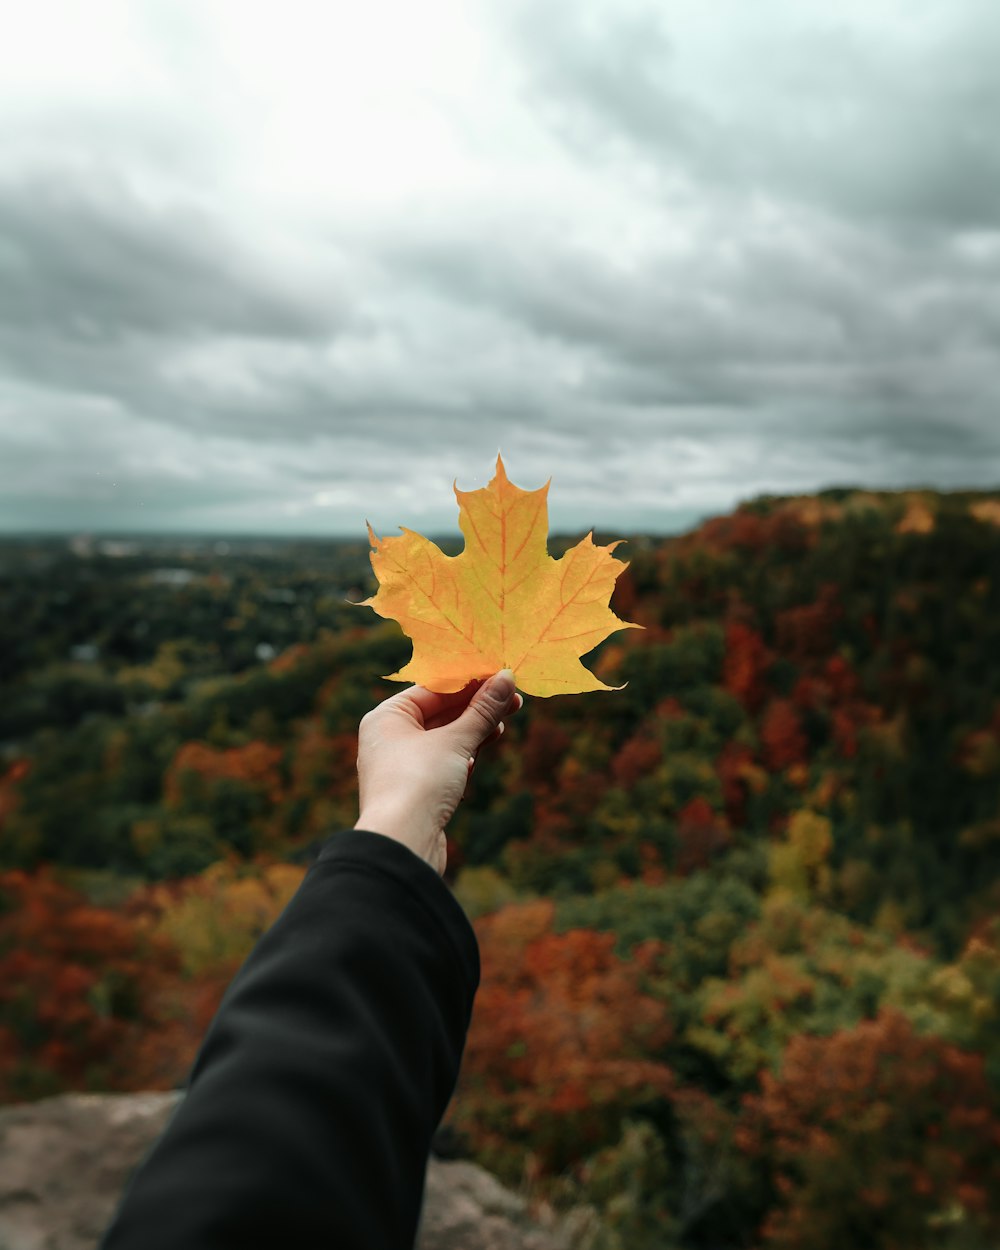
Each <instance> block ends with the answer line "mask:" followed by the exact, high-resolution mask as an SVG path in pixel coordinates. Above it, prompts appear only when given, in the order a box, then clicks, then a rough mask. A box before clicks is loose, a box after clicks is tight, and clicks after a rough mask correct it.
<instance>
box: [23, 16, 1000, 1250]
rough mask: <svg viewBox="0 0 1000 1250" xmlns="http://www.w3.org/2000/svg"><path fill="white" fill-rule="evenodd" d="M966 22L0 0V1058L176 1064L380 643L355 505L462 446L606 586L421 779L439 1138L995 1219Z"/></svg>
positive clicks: (992, 448) (997, 565)
mask: <svg viewBox="0 0 1000 1250" xmlns="http://www.w3.org/2000/svg"><path fill="white" fill-rule="evenodd" d="M998 54H1000V9H998V8H997V7H996V5H994V4H992V3H989V2H987V0H957V2H956V3H953V4H950V5H947V6H944V5H931V4H928V3H913V2H912V0H911V2H910V3H907V4H903V3H901V2H900V3H897V2H895V0H867V2H866V3H864V4H861V3H855V2H854V0H849V2H847V3H843V4H840V5H838V6H837V9H836V12H833V11H830V10H828V9H821V8H820V7H819V6H816V5H811V4H801V3H793V0H761V2H760V3H758V4H755V5H753V6H746V5H745V4H741V3H737V2H736V0H716V2H715V3H713V4H693V3H685V2H681V0H613V2H612V0H585V2H577V3H573V4H570V3H563V2H562V0H553V2H550V3H547V4H544V5H542V4H530V3H523V2H521V0H511V2H510V3H500V2H499V0H462V2H461V3H459V2H458V0H455V2H454V3H452V2H451V0H429V2H428V3H426V4H423V5H419V6H414V5H406V4H403V3H401V2H400V0H370V2H369V3H368V4H366V5H365V6H363V7H359V6H357V5H347V4H346V3H340V2H339V0H337V2H334V3H329V2H328V3H322V4H320V3H306V2H304V0H297V2H296V0H292V2H291V3H286V4H283V5H281V6H277V5H273V4H267V3H264V4H256V5H245V4H244V5H239V4H236V3H234V2H230V0H198V3H194V2H188V0H171V2H170V3H167V2H165V0H128V2H127V3H126V2H124V0H122V2H120V3H114V2H112V0H95V3H93V4H91V5H88V6H81V5H76V4H73V3H71V2H70V0H36V2H35V3H34V4H33V5H31V6H21V7H20V8H18V9H17V10H16V11H13V10H12V11H11V13H10V14H8V15H7V17H6V19H5V21H4V37H3V40H2V42H0V1100H2V1101H3V1102H5V1103H11V1104H22V1103H28V1102H34V1101H36V1100H41V1099H44V1098H46V1097H48V1096H52V1095H59V1094H64V1093H66V1092H70V1091H84V1090H95V1091H117V1092H123V1093H124V1092H129V1091H138V1090H143V1089H151V1088H154V1089H169V1088H172V1087H174V1086H176V1085H177V1084H179V1083H181V1082H182V1081H183V1079H184V1074H185V1072H186V1069H187V1066H188V1064H189V1063H190V1061H191V1058H192V1056H193V1053H194V1048H195V1047H196V1046H197V1043H198V1040H199V1039H200V1037H201V1034H202V1032H203V1030H204V1028H205V1026H206V1025H207V1022H208V1020H209V1019H210V1018H211V1015H212V1012H213V1011H214V1007H215V1004H216V1003H217V1001H218V996H219V994H220V993H221V990H222V988H223V987H224V986H225V984H226V983H227V982H228V979H229V978H230V977H231V976H232V974H233V972H234V971H235V969H236V968H237V967H238V966H239V963H240V961H241V960H242V959H243V958H244V957H245V955H246V953H247V951H248V950H249V949H250V947H251V946H252V944H253V941H254V940H255V938H256V937H257V936H258V935H259V933H260V932H261V931H262V930H263V928H265V927H266V926H267V924H269V923H270V921H271V920H272V919H273V917H274V916H275V915H276V914H277V911H278V910H279V909H280V907H281V906H282V905H283V904H284V902H285V901H286V900H287V898H288V897H289V895H290V893H291V891H292V890H294V888H295V886H296V884H297V882H298V880H299V879H301V875H302V872H303V871H304V865H305V864H306V863H307V862H308V859H309V856H310V853H311V848H314V847H315V845H316V843H317V840H318V839H320V838H322V837H323V836H325V835H326V834H327V833H328V832H330V831H331V830H335V829H337V828H339V827H343V826H345V825H350V824H352V823H353V820H354V819H355V816H356V809H355V798H354V750H355V737H354V735H355V730H356V726H357V721H358V719H359V717H360V716H361V715H362V714H363V713H364V712H365V711H366V710H367V709H368V708H369V707H370V706H371V705H372V704H373V703H374V702H376V701H377V700H379V699H380V698H382V697H385V695H386V694H388V693H391V691H392V687H391V686H387V685H386V683H385V682H384V681H382V680H381V677H382V674H385V673H388V672H391V671H393V670H394V669H396V668H398V667H399V666H400V665H401V664H402V663H404V662H405V660H406V658H407V655H408V653H409V650H408V643H407V642H406V640H405V639H404V638H403V637H402V635H401V634H400V632H399V630H398V629H397V628H396V627H395V626H394V625H392V624H387V623H385V622H381V621H379V620H378V619H377V618H376V617H374V615H373V614H372V613H371V612H370V611H368V610H367V609H364V608H360V607H358V606H357V602H358V601H360V600H361V599H363V598H364V597H365V596H366V595H367V594H369V593H371V591H372V590H373V588H374V584H373V580H372V575H371V570H370V567H369V563H368V556H367V553H368V542H367V537H366V530H365V521H366V520H368V521H370V522H371V523H372V524H373V526H374V527H375V529H376V530H377V531H378V532H379V533H394V532H396V527H397V526H399V525H405V526H407V527H409V528H413V529H417V530H420V531H422V532H425V533H429V534H431V535H434V536H437V537H438V538H439V540H440V541H441V542H442V544H443V545H444V546H445V547H446V548H447V549H448V550H450V551H457V550H458V549H459V545H460V538H459V537H458V530H457V509H456V505H455V499H454V495H453V491H452V487H453V485H454V484H455V483H456V482H457V484H458V486H459V487H460V488H462V489H474V488H475V487H478V486H482V485H485V483H486V482H487V481H488V480H489V479H490V477H491V476H492V474H493V471H494V464H495V461H496V456H497V452H498V450H499V451H502V453H503V456H504V460H505V463H506V466H507V470H508V473H509V475H510V477H511V479H512V480H513V481H514V482H515V483H516V484H518V485H519V486H522V487H524V488H528V489H533V488H536V487H538V486H540V485H541V484H542V483H543V482H545V481H546V480H548V479H549V478H551V479H552V488H551V492H550V496H549V501H550V521H551V527H552V533H553V538H552V541H551V543H550V550H551V551H552V552H553V554H556V555H558V554H559V552H560V551H561V550H562V549H564V548H565V546H566V545H567V544H568V543H570V542H573V541H576V540H577V539H578V538H579V537H580V536H581V535H582V534H584V533H586V532H587V531H588V530H591V529H593V530H595V531H596V532H597V534H598V535H599V536H600V537H601V538H603V539H604V540H609V539H613V538H626V539H627V540H628V541H627V543H626V544H625V546H623V547H622V548H621V549H620V551H619V554H620V555H623V556H624V557H625V558H626V559H628V560H629V561H630V562H631V563H630V567H629V569H628V571H627V572H626V573H625V574H624V575H623V576H622V578H621V579H620V581H619V584H618V588H617V590H616V594H615V599H614V601H613V606H614V607H615V609H616V611H617V612H618V614H619V616H621V617H622V618H623V619H626V620H631V621H636V622H639V623H641V624H642V625H644V626H645V629H644V630H643V631H638V630H634V631H627V632H625V633H623V634H620V635H617V636H615V637H613V638H611V639H609V640H608V642H607V643H605V644H603V645H602V647H600V648H599V649H598V650H597V652H595V653H594V654H593V655H591V656H590V657H589V658H588V661H587V662H588V664H589V665H590V666H591V667H592V668H594V670H595V671H596V672H598V674H599V675H600V676H601V677H602V678H603V679H604V680H605V681H608V682H611V683H613V684H619V683H620V682H627V683H628V684H627V686H626V688H625V690H623V691H621V692H620V693H616V694H609V695H600V696H598V695H585V696H577V697H572V698H570V697H567V698H563V699H552V700H535V701H529V705H528V706H527V707H526V709H525V711H524V713H523V714H522V716H520V717H519V718H517V722H516V723H515V724H513V725H512V726H511V732H510V733H509V734H508V735H505V741H504V744H503V749H502V750H498V751H497V752H495V753H494V755H493V756H491V757H489V758H484V759H483V760H481V761H480V765H479V766H478V767H477V771H476V778H475V786H474V790H473V792H472V793H471V794H470V797H469V801H468V802H467V803H466V804H464V805H463V808H462V811H461V812H460V813H459V815H458V817H457V818H456V821H455V824H454V827H453V829H452V831H451V832H452V846H451V863H450V868H449V880H450V882H451V883H452V885H453V887H454V888H455V890H456V892H457V893H458V895H459V897H460V899H461V900H462V902H463V904H464V905H465V907H466V909H467V910H468V911H469V913H470V915H471V916H473V918H474V919H475V922H476V925H477V930H478V932H479V937H480V943H481V947H482V950H483V960H484V985H483V990H482V991H481V993H480V999H479V1004H478V1007H477V1016H476V1020H475V1021H474V1024H473V1032H472V1034H471V1036H470V1043H469V1048H468V1051H467V1055H466V1060H465V1067H464V1070H463V1076H462V1081H461V1082H460V1087H459V1092H458V1095H457V1097H456V1100H455V1103H454V1104H453V1107H452V1109H451V1111H450V1112H449V1116H448V1120H447V1123H448V1126H449V1136H448V1138H447V1140H448V1142H449V1143H450V1144H449V1145H448V1147H447V1149H448V1151H449V1152H450V1153H452V1154H457V1155H460V1156H462V1157H467V1158H470V1159H473V1160H475V1161H476V1162H477V1163H478V1164H480V1165H482V1166H484V1167H486V1168H489V1169H490V1170H491V1171H493V1172H494V1173H496V1174H497V1175H499V1176H500V1178H501V1179H502V1180H503V1181H504V1183H505V1184H507V1185H509V1186H511V1187H512V1188H514V1189H515V1190H517V1191H518V1193H519V1194H521V1195H522V1197H524V1199H525V1200H526V1201H527V1202H528V1204H529V1208H530V1210H531V1211H533V1212H536V1213H537V1212H544V1211H548V1212H550V1213H551V1212H555V1213H556V1216H558V1217H559V1218H562V1216H563V1214H564V1213H566V1212H573V1211H576V1212H577V1213H579V1212H580V1211H586V1212H589V1213H590V1215H588V1217H587V1220H584V1221H583V1222H582V1223H581V1222H580V1219H581V1218H582V1217H577V1223H576V1224H575V1225H573V1227H574V1228H576V1229H577V1232H576V1233H575V1234H573V1238H574V1241H573V1244H575V1245H579V1246H581V1247H584V1248H585V1250H654V1248H657V1250H659V1248H660V1247H666V1248H667V1250H671V1248H673V1247H678V1248H679V1247H685V1248H686V1247H704V1248H706V1250H707V1248H708V1247H727V1248H728V1247H734V1248H735V1247H750V1246H754V1247H756V1246H760V1247H802V1248H803V1250H806V1248H809V1250H812V1248H816V1250H825V1248H826V1247H831V1250H832V1248H833V1247H836V1248H837V1250H841V1247H843V1246H844V1245H848V1244H856V1245H864V1246H871V1247H875V1248H878V1247H886V1250H888V1248H889V1247H899V1246H907V1247H922V1246H928V1247H930V1246H933V1247H946V1248H951V1250H995V1248H996V1247H997V1246H998V1245H1000V672H998V665H997V656H998V655H1000V416H998V398H1000V380H998V379H1000V281H998V280H1000V145H998V144H997V142H996V139H995V135H994V130H995V118H996V116H997V114H998V112H1000V76H998V75H997V73H996V64H997V58H998ZM352 601H353V602H352ZM2 1114H3V1112H2V1110H0V1115H2ZM442 1140H443V1139H442ZM2 1149H3V1147H2V1144H0V1151H2ZM441 1149H442V1150H443V1149H445V1147H443V1146H442V1147H441ZM2 1170H3V1169H2V1168H0V1172H2ZM591 1216H592V1218H591ZM553 1218H555V1217H553ZM584 1224H586V1228H584ZM567 1227H569V1226H567ZM2 1234H3V1228H2V1226H0V1245H2V1244H3V1236H2ZM566 1235H567V1236H569V1235H570V1234H568V1233H567V1234H566Z"/></svg>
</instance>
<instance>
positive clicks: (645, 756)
mask: <svg viewBox="0 0 1000 1250" xmlns="http://www.w3.org/2000/svg"><path fill="white" fill-rule="evenodd" d="M662 761H663V750H662V748H661V746H660V744H659V742H657V741H656V740H655V739H653V738H649V737H646V736H644V735H636V736H634V737H632V738H629V739H628V741H627V742H626V743H624V744H623V746H622V747H621V749H620V750H619V751H618V754H617V755H616V756H615V758H614V759H613V760H612V761H611V772H612V773H613V775H614V778H615V781H616V782H617V784H618V785H620V786H622V787H624V788H625V789H626V790H627V789H630V788H631V787H632V786H634V785H635V783H636V782H637V781H638V780H639V778H640V777H647V776H648V775H649V774H650V773H651V772H652V771H653V770H654V769H655V768H656V766H657V764H660V763H662Z"/></svg>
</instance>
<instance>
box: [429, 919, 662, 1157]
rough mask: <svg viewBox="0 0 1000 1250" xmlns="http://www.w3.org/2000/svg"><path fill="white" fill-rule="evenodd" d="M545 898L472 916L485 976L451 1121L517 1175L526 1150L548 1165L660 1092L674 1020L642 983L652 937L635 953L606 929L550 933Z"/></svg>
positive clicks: (615, 1133)
mask: <svg viewBox="0 0 1000 1250" xmlns="http://www.w3.org/2000/svg"><path fill="white" fill-rule="evenodd" d="M553 914H554V907H553V904H552V903H551V902H549V901H539V902H535V903H526V904H515V905H511V906H508V907H505V908H503V909H502V910H501V911H499V912H497V913H496V914H495V915H492V916H488V917H484V918H483V919H481V920H479V921H478V922H477V926H476V927H477V930H478V935H479V941H480V947H481V951H482V969H483V973H482V984H481V987H480V990H479V994H478V996H477V999H476V1010H475V1013H474V1017H473V1021H472V1028H471V1030H470V1033H469V1038H468V1043H467V1046H466V1051H465V1058H464V1062H463V1067H462V1075H461V1078H460V1082H459V1095H458V1099H457V1102H456V1104H455V1107H454V1109H453V1114H452V1122H453V1123H454V1124H455V1126H456V1127H457V1128H459V1129H460V1130H462V1131H464V1132H466V1133H467V1134H468V1135H469V1137H470V1138H471V1140H472V1144H473V1147H474V1149H475V1150H476V1152H477V1154H478V1155H479V1157H480V1158H482V1159H483V1160H484V1162H487V1163H488V1164H489V1166H491V1167H493V1168H495V1169H497V1170H498V1171H500V1172H502V1173H503V1174H504V1175H506V1176H508V1177H509V1178H511V1179H516V1178H517V1177H518V1176H519V1175H520V1172H521V1169H522V1167H523V1164H524V1162H525V1161H526V1157H527V1155H528V1153H529V1152H530V1154H531V1155H532V1156H533V1157H534V1161H535V1164H536V1166H537V1167H538V1168H539V1169H540V1170H541V1171H542V1172H543V1173H550V1174H551V1173H555V1172H558V1171H559V1170H560V1169H562V1168H565V1167H567V1166H569V1165H570V1164H572V1163H574V1162H576V1161H579V1160H581V1159H583V1158H584V1157H585V1156H587V1155H588V1154H590V1153H592V1152H593V1151H595V1150H597V1149H599V1148H600V1147H602V1146H607V1145H610V1144H612V1143H614V1142H615V1141H617V1140H618V1138H619V1135H620V1132H621V1122H622V1117H623V1114H624V1113H625V1112H626V1111H627V1110H629V1109H636V1108H639V1107H641V1106H643V1105H649V1104H651V1103H654V1102H656V1101H657V1100H659V1099H662V1098H664V1097H666V1096H667V1094H668V1093H669V1091H670V1090H671V1088H672V1085H673V1081H672V1077H671V1073H670V1071H669V1069H668V1068H667V1067H666V1066H665V1065H664V1064H663V1063H662V1062H659V1061H658V1060H657V1059H656V1057H655V1056H656V1053H657V1051H658V1050H659V1049H661V1048H662V1047H663V1046H664V1045H665V1044H666V1042H667V1040H668V1038H669V1034H670V1027H669V1024H668V1022H667V1019H666V1015H665V1012H664V1008H663V1006H662V1005H661V1004H660V1003H658V1002H657V1001H656V1000H655V999H653V998H652V997H650V996H649V995H648V994H647V993H646V992H645V986H644V982H645V979H646V976H647V967H648V965H649V963H650V961H651V959H652V958H653V957H654V956H655V954H656V950H655V948H656V946H657V945H658V944H656V943H650V944H649V945H648V946H647V947H646V948H640V949H637V950H636V951H635V952H634V956H633V959H632V961H630V962H625V961H624V960H622V959H619V958H618V957H617V956H616V955H615V953H614V944H615V937H614V935H613V934H610V933H595V932H592V931H588V930H581V929H577V930H572V931H570V932H568V933H562V934H557V933H554V932H553V931H552V921H553Z"/></svg>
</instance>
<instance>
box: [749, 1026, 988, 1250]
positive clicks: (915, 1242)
mask: <svg viewBox="0 0 1000 1250" xmlns="http://www.w3.org/2000/svg"><path fill="white" fill-rule="evenodd" d="M740 1140H741V1144H742V1146H743V1148H744V1149H745V1150H746V1151H747V1152H748V1153H749V1154H750V1155H751V1156H753V1157H756V1158H758V1159H761V1160H763V1161H765V1162H766V1164H767V1167H768V1168H769V1169H770V1173H771V1177H772V1181H773V1185H774V1192H775V1198H776V1201H775V1205H774V1207H773V1209H772V1210H771V1211H770V1213H769V1214H768V1216H767V1217H766V1218H765V1220H764V1222H763V1225H762V1227H761V1230H760V1244H761V1245H762V1246H764V1247H773V1248H774V1250H843V1247H844V1246H857V1245H865V1246H870V1247H872V1250H912V1248H913V1247H919V1246H928V1247H929V1246H932V1245H938V1244H941V1243H942V1241H943V1239H944V1238H945V1237H946V1236H948V1235H953V1234H963V1235H964V1236H965V1238H966V1240H964V1241H963V1242H962V1243H961V1244H965V1245H977V1246H978V1245H981V1246H983V1247H986V1246H989V1245H992V1244H994V1242H995V1239H996V1237H997V1236H998V1234H1000V1118H998V1115H997V1104H996V1101H995V1099H994V1097H993V1095H992V1091H991V1090H990V1087H989V1085H988V1083H987V1081H986V1078H985V1075H984V1072H983V1061H982V1058H981V1057H980V1056H978V1055H974V1054H971V1053H969V1052H967V1051H964V1050H961V1049H959V1048H958V1047H956V1046H953V1045H951V1044H950V1043H948V1042H945V1041H943V1040H942V1039H940V1038H938V1037H933V1036H921V1035H919V1034H918V1033H916V1032H915V1031H914V1029H913V1026H912V1025H911V1024H910V1023H909V1021H908V1020H907V1019H906V1018H905V1017H904V1016H902V1015H900V1014H899V1013H896V1012H882V1013H881V1014H880V1015H879V1016H878V1018H877V1019H874V1020H866V1021H863V1022H862V1023H860V1024H859V1025H857V1026H856V1027H855V1028H853V1029H850V1030H845V1031H842V1032H838V1033H835V1034H833V1035H832V1036H830V1037H805V1036H799V1037H795V1038H793V1039H792V1041H791V1042H790V1043H789V1045H788V1047H787V1049H786V1051H785V1053H784V1056H783V1059H782V1062H781V1067H780V1071H779V1072H778V1073H776V1074H775V1073H770V1072H765V1073H764V1074H763V1076H762V1078H761V1089H760V1093H758V1094H753V1095H750V1096H749V1097H748V1098H747V1099H746V1102H745V1117H744V1122H743V1124H742V1126H741V1130H740ZM947 1244H957V1243H953V1242H948V1243H947Z"/></svg>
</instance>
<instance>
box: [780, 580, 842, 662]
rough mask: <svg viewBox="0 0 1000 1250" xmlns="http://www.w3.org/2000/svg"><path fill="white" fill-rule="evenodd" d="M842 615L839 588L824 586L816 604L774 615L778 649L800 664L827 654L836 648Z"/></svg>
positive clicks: (788, 609)
mask: <svg viewBox="0 0 1000 1250" xmlns="http://www.w3.org/2000/svg"><path fill="white" fill-rule="evenodd" d="M842 616H843V609H842V608H841V606H840V596H839V592H838V590H837V587H836V586H832V585H826V586H824V587H823V588H822V589H821V590H820V592H819V597H818V598H817V600H816V602H815V603H806V604H802V605H800V606H799V607H795V608H786V609H785V611H784V612H779V613H778V614H777V615H776V616H775V618H774V627H775V638H776V640H777V644H778V650H779V651H780V652H781V653H782V654H783V655H786V656H788V657H789V659H792V660H796V661H798V662H800V663H802V662H804V661H806V660H810V659H814V658H816V657H822V656H825V655H827V654H828V653H829V651H830V649H831V648H832V646H833V639H834V631H835V628H836V625H837V622H838V621H839V620H840V619H841V617H842Z"/></svg>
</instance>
